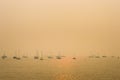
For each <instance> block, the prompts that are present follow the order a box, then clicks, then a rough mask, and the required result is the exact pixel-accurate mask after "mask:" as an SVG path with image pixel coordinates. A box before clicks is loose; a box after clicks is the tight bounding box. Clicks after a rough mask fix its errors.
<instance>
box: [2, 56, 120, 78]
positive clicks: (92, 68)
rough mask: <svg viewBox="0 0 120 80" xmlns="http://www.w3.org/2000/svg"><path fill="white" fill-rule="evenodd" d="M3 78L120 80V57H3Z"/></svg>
mask: <svg viewBox="0 0 120 80" xmlns="http://www.w3.org/2000/svg"><path fill="white" fill-rule="evenodd" d="M0 80H120V59H117V58H77V59H76V60H73V59H71V58H64V59H60V60H58V59H47V58H46V59H45V60H42V61H41V60H35V59H21V60H13V59H5V60H2V59H0Z"/></svg>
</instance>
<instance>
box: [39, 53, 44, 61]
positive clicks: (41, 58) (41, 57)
mask: <svg viewBox="0 0 120 80" xmlns="http://www.w3.org/2000/svg"><path fill="white" fill-rule="evenodd" d="M40 60H44V59H43V52H42V51H41V56H40Z"/></svg>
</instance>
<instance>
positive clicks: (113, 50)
mask: <svg viewBox="0 0 120 80" xmlns="http://www.w3.org/2000/svg"><path fill="white" fill-rule="evenodd" d="M0 47H1V48H4V49H16V48H20V49H24V50H25V49H26V50H27V51H29V49H30V50H31V49H34V50H35V49H39V50H43V51H53V52H56V51H62V52H64V53H66V54H74V53H76V54H77V55H84V54H85V55H88V54H91V53H93V54H115V55H119V53H120V0H0Z"/></svg>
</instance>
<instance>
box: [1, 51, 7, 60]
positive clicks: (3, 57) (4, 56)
mask: <svg viewBox="0 0 120 80" xmlns="http://www.w3.org/2000/svg"><path fill="white" fill-rule="evenodd" d="M6 58H7V56H6V54H5V51H4V54H3V56H2V59H6Z"/></svg>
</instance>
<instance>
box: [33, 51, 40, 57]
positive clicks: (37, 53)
mask: <svg viewBox="0 0 120 80" xmlns="http://www.w3.org/2000/svg"><path fill="white" fill-rule="evenodd" d="M34 59H39V52H38V51H36V56H34Z"/></svg>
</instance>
